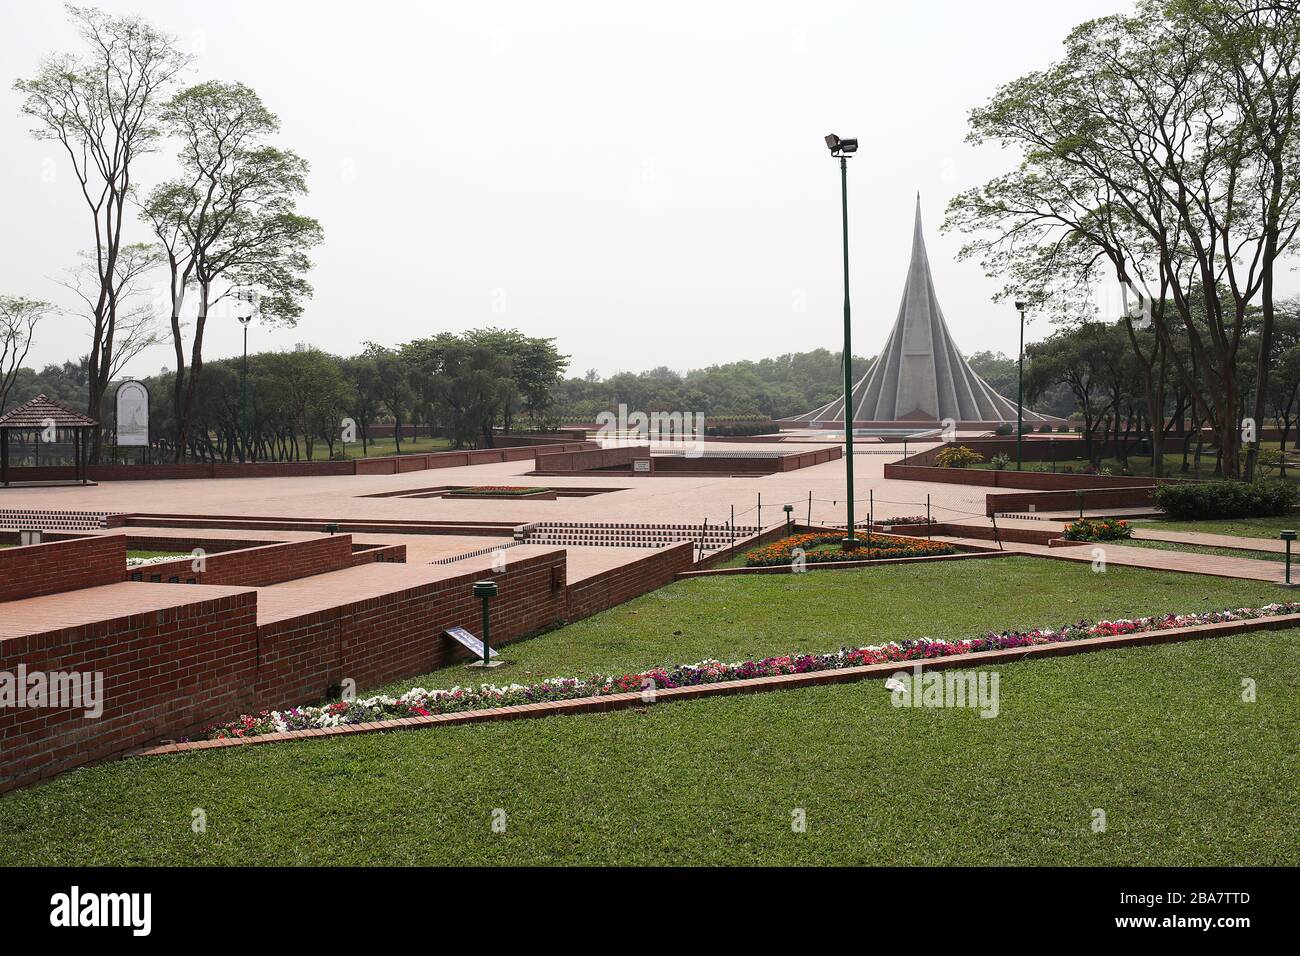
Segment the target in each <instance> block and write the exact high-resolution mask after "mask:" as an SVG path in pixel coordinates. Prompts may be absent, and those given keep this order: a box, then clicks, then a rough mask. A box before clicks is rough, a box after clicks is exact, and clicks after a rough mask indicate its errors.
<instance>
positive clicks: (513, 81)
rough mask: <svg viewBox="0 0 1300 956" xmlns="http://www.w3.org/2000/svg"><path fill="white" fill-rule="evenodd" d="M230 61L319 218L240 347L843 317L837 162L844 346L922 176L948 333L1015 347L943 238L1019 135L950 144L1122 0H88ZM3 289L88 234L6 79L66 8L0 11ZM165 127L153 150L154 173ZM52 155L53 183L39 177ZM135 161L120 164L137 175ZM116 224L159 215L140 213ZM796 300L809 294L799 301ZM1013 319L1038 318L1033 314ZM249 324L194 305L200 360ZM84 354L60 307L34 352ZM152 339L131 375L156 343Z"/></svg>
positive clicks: (758, 330) (566, 344)
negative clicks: (844, 157)
mask: <svg viewBox="0 0 1300 956" xmlns="http://www.w3.org/2000/svg"><path fill="white" fill-rule="evenodd" d="M99 5H100V6H101V7H103V8H104V9H107V10H111V11H113V12H120V13H127V12H134V13H139V14H141V15H144V16H146V17H147V18H149V19H150V20H152V21H153V22H154V23H155V24H156V25H157V26H158V27H160V28H162V29H165V30H167V31H169V32H171V33H173V34H175V35H176V36H177V37H179V38H180V40H181V41H182V43H183V44H184V45H185V46H186V47H187V48H188V49H190V50H191V51H192V52H193V53H194V54H195V56H196V60H195V66H194V69H193V72H192V74H191V75H192V78H193V79H194V80H195V81H197V80H199V79H208V78H215V79H221V80H232V81H233V80H240V81H243V82H245V83H247V84H249V85H250V86H252V87H253V88H254V89H256V90H257V91H258V92H259V93H260V94H261V96H262V97H263V99H264V100H265V102H266V103H267V105H268V106H269V107H270V108H271V109H273V110H274V111H275V112H277V113H278V114H279V116H280V118H281V120H282V123H283V131H282V136H281V138H280V142H281V144H282V145H285V146H288V147H290V148H293V149H295V150H297V151H298V152H299V153H301V154H302V155H303V156H305V157H306V158H307V159H308V160H309V161H310V162H311V164H312V174H311V195H310V196H309V197H308V199H307V200H306V202H305V203H304V205H303V209H304V211H306V212H308V213H309V214H311V215H315V216H316V217H318V218H319V219H320V220H321V222H322V224H323V226H324V229H325V236H326V239H325V243H324V245H323V246H322V247H321V248H320V249H319V250H318V251H317V254H316V256H315V259H316V268H315V269H314V270H313V273H312V275H311V277H310V278H311V281H312V283H313V284H314V286H315V289H316V293H315V296H314V298H313V299H312V300H311V301H310V302H309V304H308V306H307V309H306V312H305V314H304V316H303V318H302V320H301V322H300V323H299V326H298V328H297V329H291V330H269V329H259V328H257V327H254V328H253V330H252V331H251V332H250V345H251V347H252V348H253V349H259V348H290V347H292V346H293V344H294V343H295V342H299V341H304V342H309V343H311V344H313V345H316V346H319V347H321V348H325V349H329V350H332V351H336V352H343V353H350V352H353V351H356V350H357V349H358V348H359V346H360V343H361V342H362V341H364V340H366V339H373V340H376V341H379V342H383V343H386V344H396V343H399V342H402V341H406V340H408V339H410V338H413V337H416V336H422V335H427V334H432V333H435V332H438V331H443V330H453V331H455V330H462V329H467V328H474V327H479V326H485V325H500V326H509V327H516V328H519V329H521V330H523V331H524V332H525V333H527V334H530V335H540V336H555V337H556V338H557V339H558V344H559V346H560V348H561V350H562V351H564V352H566V353H568V354H570V355H572V357H573V360H572V371H573V372H574V373H575V374H580V373H581V372H583V371H585V370H586V369H588V368H595V369H598V370H599V371H600V372H601V373H602V374H610V373H613V372H615V371H619V370H629V371H638V370H642V369H646V368H650V367H653V366H656V365H667V366H670V367H673V368H676V369H679V370H685V369H687V368H692V367H698V366H702V365H707V364H711V363H714V362H725V361H731V360H735V359H741V358H752V359H757V358H763V357H766V356H774V355H778V354H780V353H783V352H786V351H791V350H804V349H810V348H815V347H818V346H824V347H827V348H830V349H836V348H838V346H839V344H840V341H841V313H840V308H841V286H840V258H839V256H840V250H839V241H840V235H839V215H840V206H839V172H838V168H837V165H836V164H835V162H834V161H833V160H832V159H831V158H830V156H829V154H828V153H827V151H826V148H825V146H824V145H823V143H822V137H823V135H824V134H825V133H827V132H832V131H834V132H838V133H839V134H840V135H842V136H854V135H856V136H857V137H859V139H860V140H861V143H862V147H861V150H860V152H859V153H858V155H857V158H856V159H854V160H853V161H852V162H851V163H850V170H849V176H850V182H849V202H850V228H851V236H850V240H851V249H852V281H853V298H854V304H855V308H854V351H855V352H857V353H858V354H874V353H875V352H876V351H877V350H878V349H879V348H880V346H881V344H882V343H883V340H884V337H885V335H886V334H887V332H888V330H889V326H890V325H891V324H892V322H893V319H894V315H895V311H896V309H897V307H898V299H899V296H900V294H901V291H902V283H903V278H904V274H905V270H906V266H907V256H908V246H909V241H910V238H911V225H912V209H913V202H914V196H915V193H916V192H917V190H920V192H921V196H922V205H923V210H924V213H925V221H926V227H927V236H928V241H929V249H930V257H931V265H932V267H933V271H934V275H935V281H936V284H937V289H938V293H939V299H940V302H941V303H942V305H943V308H944V311H945V314H946V317H947V319H948V322H949V325H950V326H951V327H952V329H953V332H954V335H955V337H956V339H957V343H958V346H959V347H960V348H961V349H962V350H963V351H965V352H967V353H970V352H974V351H979V350H981V349H1000V350H1002V351H1005V352H1007V353H1009V354H1010V353H1013V352H1014V351H1015V348H1016V323H1015V320H1014V315H1013V313H1012V312H1011V309H1010V308H1009V307H1007V306H995V305H994V304H993V303H992V301H991V296H992V294H993V293H994V292H995V290H996V288H997V286H998V283H997V282H996V281H994V280H991V279H988V278H986V277H984V275H983V274H982V272H981V270H980V269H979V267H978V265H976V264H974V263H964V264H958V263H957V262H956V261H955V255H956V252H957V249H958V247H959V245H960V239H959V237H958V236H956V235H951V236H942V235H940V234H939V231H938V226H939V223H940V221H941V220H942V214H943V209H944V206H945V205H946V203H947V201H948V200H949V198H950V197H951V196H952V195H953V194H954V193H956V192H957V191H959V190H961V189H964V188H966V187H968V186H972V185H975V184H978V183H980V182H983V181H984V180H986V179H988V178H989V177H990V176H992V175H995V174H997V173H998V172H1001V171H1003V170H1004V169H1005V168H1006V166H1007V164H1008V163H1009V162H1010V161H1011V158H1010V157H1009V156H1006V155H1002V154H1000V153H999V152H998V151H997V150H995V149H983V150H975V149H972V148H971V147H969V146H967V145H966V144H965V143H964V142H963V140H964V137H965V134H966V113H967V111H968V110H969V109H970V108H971V107H972V106H975V105H977V104H978V103H980V102H982V101H983V100H985V99H986V98H987V97H988V96H989V94H991V93H992V92H993V90H994V89H995V88H996V87H997V85H998V84H1000V83H1001V82H1004V81H1006V80H1009V79H1011V78H1013V77H1015V76H1017V75H1019V74H1021V73H1023V72H1025V71H1027V70H1030V69H1034V68H1037V67H1040V66H1043V65H1045V64H1046V63H1047V62H1048V61H1049V60H1051V59H1052V58H1054V57H1055V56H1056V55H1057V53H1058V51H1059V50H1060V42H1061V40H1062V39H1063V38H1064V36H1065V34H1066V33H1067V32H1068V30H1069V29H1070V28H1071V27H1072V26H1074V25H1075V24H1077V23H1079V22H1081V21H1083V20H1085V19H1088V18H1090V17H1093V16H1098V15H1102V14H1105V13H1111V12H1116V11H1117V10H1120V9H1125V8H1126V6H1127V4H1126V0H1075V2H1071V3H1043V2H1042V0H985V2H981V3H970V2H943V0H920V2H913V3H905V4H904V3H892V4H875V3H872V4H868V3H847V2H845V3H832V2H809V0H805V2H800V3H789V2H784V3H767V2H746V3H735V4H732V3H726V4H723V3H708V2H699V0H697V2H693V3H691V2H666V0H660V2H656V3H637V4H630V3H611V2H608V0H605V2H592V3H574V2H564V0H558V2H548V3H537V2H521V3H513V2H512V3H503V2H483V3H465V2H443V0H434V2H420V3H416V2H396V0H369V2H366V3H357V2H355V0H352V2H331V0H316V2H310V3H309V2H305V0H296V2H286V0H223V2H222V3H220V4H207V3H203V4H200V3H183V4H181V3H176V2H174V0H172V2H163V0H101V2H100V4H99ZM0 25H2V27H3V29H0V64H3V73H4V76H3V79H4V80H5V82H4V83H3V84H0V143H2V144H3V149H2V150H0V208H2V209H3V213H4V215H3V221H4V228H3V229H2V230H0V292H4V293H7V294H21V295H27V296H33V297H43V298H49V299H53V300H56V301H60V302H65V303H68V304H71V303H70V302H69V300H68V297H67V295H66V293H64V292H63V291H62V290H61V289H60V288H59V287H58V286H57V285H56V283H55V282H54V279H56V278H57V277H59V276H60V274H61V273H62V271H63V270H64V269H65V268H66V267H67V266H69V265H70V264H71V263H72V262H73V260H74V258H75V254H76V253H77V251H78V250H79V249H83V248H86V247H87V246H88V245H89V244H90V243H89V241H88V240H89V239H90V232H89V221H88V217H87V213H86V212H85V207H84V205H82V204H81V200H80V198H79V195H78V194H77V192H76V190H75V187H74V184H73V181H72V180H71V177H70V173H69V171H68V168H67V166H66V165H65V163H64V161H63V159H62V158H61V157H59V156H58V154H57V152H55V150H54V148H53V147H52V146H51V145H47V144H44V143H40V142H37V141H35V140H33V139H32V138H31V137H30V136H29V135H28V133H27V128H28V123H27V121H26V120H25V119H23V118H22V117H21V116H20V115H19V114H18V107H19V97H18V95H17V94H16V93H14V92H13V91H12V89H10V88H9V87H10V84H11V82H12V81H13V80H14V79H17V78H19V77H26V76H30V75H31V74H32V73H34V71H35V70H36V67H37V65H38V62H39V60H40V58H41V57H42V55H44V54H45V53H47V52H51V51H57V50H65V49H72V48H74V47H75V46H76V38H75V36H74V34H73V32H72V30H71V28H70V27H69V25H68V24H67V22H66V18H65V16H64V12H63V9H62V6H61V4H59V3H56V2H53V0H24V2H22V3H21V4H20V3H11V2H6V3H5V5H4V9H3V12H0ZM170 153H171V149H170V148H168V149H167V151H166V152H165V153H164V154H163V155H162V156H160V157H158V158H157V159H155V160H153V161H152V162H151V164H150V165H149V166H148V167H147V168H145V169H143V170H142V178H143V179H144V180H145V183H146V185H149V184H152V183H153V182H156V181H158V180H159V179H161V178H162V177H164V176H165V175H167V174H168V173H169V171H170V160H171V157H170ZM51 159H52V160H53V161H54V166H53V168H54V169H55V171H56V175H55V177H54V181H53V182H50V181H47V180H48V179H49V176H48V175H43V174H44V173H46V171H47V170H48V169H49V168H50V166H49V163H48V161H49V160H51ZM138 178H140V177H138ZM130 238H132V239H138V240H144V239H146V238H147V235H146V232H145V230H144V228H143V226H140V227H139V228H137V229H136V230H135V232H134V233H133V235H132V236H131V237H130ZM801 302H803V303H805V305H804V310H803V311H802V312H800V311H798V305H799V303H801ZM1048 331H1049V330H1048V328H1047V326H1046V324H1045V323H1043V322H1040V323H1038V324H1037V325H1036V326H1034V325H1031V330H1030V338H1031V340H1032V339H1034V338H1038V337H1040V336H1042V335H1045V334H1046V333H1047V332H1048ZM238 340H239V339H238V323H236V322H235V321H234V320H233V319H231V318H227V320H226V321H221V322H217V321H214V322H212V323H210V324H209V333H208V346H207V348H206V349H205V353H206V354H207V356H208V357H209V358H213V357H217V356H221V355H229V354H235V353H236V352H237V350H238ZM86 350H87V344H86V328H85V326H84V323H82V322H79V321H78V320H77V319H75V318H66V319H61V320H58V321H57V322H51V323H49V324H48V325H47V326H46V327H45V328H44V329H43V330H42V332H41V335H40V338H39V340H38V343H37V347H36V348H35V349H34V350H33V355H32V360H31V361H29V364H36V365H40V364H43V363H44V362H46V361H61V360H62V359H64V358H66V357H71V356H75V355H79V354H82V353H84V352H85V351H86ZM169 351H170V350H169V347H162V348H160V349H156V350H153V351H152V352H150V353H146V354H145V355H144V356H142V357H141V359H140V360H138V361H137V362H136V364H135V365H134V366H133V368H132V371H134V372H135V373H137V374H149V373H152V372H156V371H157V370H158V368H159V367H160V366H163V365H167V364H169Z"/></svg>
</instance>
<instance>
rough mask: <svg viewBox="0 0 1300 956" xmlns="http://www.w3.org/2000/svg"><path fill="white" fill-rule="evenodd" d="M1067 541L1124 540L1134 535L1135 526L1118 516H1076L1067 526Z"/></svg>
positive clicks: (1065, 535) (1065, 536)
mask: <svg viewBox="0 0 1300 956" xmlns="http://www.w3.org/2000/svg"><path fill="white" fill-rule="evenodd" d="M1063 537H1064V538H1065V540H1066V541H1123V540H1124V539H1125V538H1131V537H1133V527H1132V525H1130V524H1129V523H1128V522H1127V521H1121V520H1120V519H1118V518H1096V519H1094V518H1076V519H1075V520H1074V521H1072V522H1070V523H1069V524H1068V525H1066V526H1065V534H1064V535H1063Z"/></svg>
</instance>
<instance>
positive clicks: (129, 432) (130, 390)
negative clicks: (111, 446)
mask: <svg viewBox="0 0 1300 956" xmlns="http://www.w3.org/2000/svg"><path fill="white" fill-rule="evenodd" d="M117 443H118V445H126V446H139V447H148V445H149V389H147V388H145V387H144V385H142V384H141V383H139V382H123V383H122V384H121V385H119V386H118V388H117Z"/></svg>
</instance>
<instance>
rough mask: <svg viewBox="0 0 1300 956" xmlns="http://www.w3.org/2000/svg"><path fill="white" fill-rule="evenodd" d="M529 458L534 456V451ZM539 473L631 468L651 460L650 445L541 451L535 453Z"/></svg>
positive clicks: (529, 451) (536, 467) (531, 451)
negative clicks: (646, 459) (639, 461)
mask: <svg viewBox="0 0 1300 956" xmlns="http://www.w3.org/2000/svg"><path fill="white" fill-rule="evenodd" d="M523 450H525V451H528V453H529V456H530V457H532V456H533V455H534V451H533V450H532V449H523ZM535 455H536V457H535V465H534V467H535V469H536V470H537V471H591V470H593V469H596V468H611V467H616V466H618V465H628V466H630V465H631V464H632V462H633V460H635V459H637V458H649V457H650V446H649V445H622V446H619V447H617V448H595V447H593V448H590V449H586V450H573V449H565V450H563V451H560V450H552V449H550V448H548V449H547V450H546V451H542V450H540V449H537V450H536V453H535Z"/></svg>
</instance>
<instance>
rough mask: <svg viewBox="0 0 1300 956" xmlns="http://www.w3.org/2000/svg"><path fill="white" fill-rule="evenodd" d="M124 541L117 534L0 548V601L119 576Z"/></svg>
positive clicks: (123, 564)
mask: <svg viewBox="0 0 1300 956" xmlns="http://www.w3.org/2000/svg"><path fill="white" fill-rule="evenodd" d="M125 567H126V541H125V539H124V538H122V537H120V536H117V535H110V536H104V535H100V536H91V537H88V538H74V539H72V540H69V541H51V542H47V543H45V544H33V545H28V546H27V547H18V548H0V602H3V601H18V600H21V599H22V598H30V597H40V596H41V595H44V594H58V593H60V592H63V591H75V590H79V589H81V588H91V587H96V586H98V585H101V584H113V583H115V582H117V581H121V580H122V569H123V568H125Z"/></svg>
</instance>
